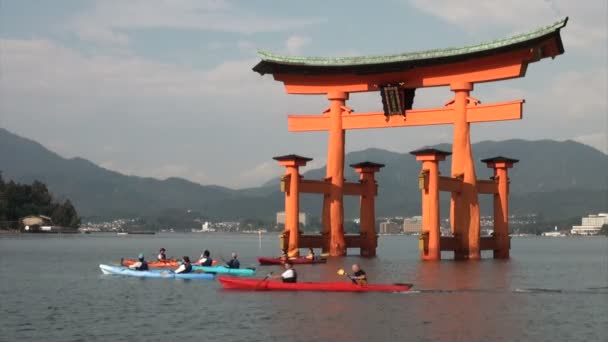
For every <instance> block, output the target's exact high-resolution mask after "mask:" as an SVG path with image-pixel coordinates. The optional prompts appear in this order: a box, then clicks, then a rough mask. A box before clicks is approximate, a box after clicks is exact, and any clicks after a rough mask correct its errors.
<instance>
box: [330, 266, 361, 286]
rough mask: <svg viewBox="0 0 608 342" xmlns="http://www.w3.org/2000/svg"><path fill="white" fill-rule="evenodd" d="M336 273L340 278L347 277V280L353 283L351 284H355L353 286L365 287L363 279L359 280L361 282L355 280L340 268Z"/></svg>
mask: <svg viewBox="0 0 608 342" xmlns="http://www.w3.org/2000/svg"><path fill="white" fill-rule="evenodd" d="M337 273H338V275H341V276H347V277H348V279H350V280H351V281H352V282H353V284H355V285H359V286H363V285H367V280H365V279H361V280H359V279H355V278H353V277H351V275H350V274H348V273H346V271H344V269H342V268H341V269H339V270H338V272H337Z"/></svg>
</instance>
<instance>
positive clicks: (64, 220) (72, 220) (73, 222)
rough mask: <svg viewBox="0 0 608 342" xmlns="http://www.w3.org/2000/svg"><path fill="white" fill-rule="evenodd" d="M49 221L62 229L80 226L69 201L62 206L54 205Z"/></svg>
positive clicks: (78, 218)
mask: <svg viewBox="0 0 608 342" xmlns="http://www.w3.org/2000/svg"><path fill="white" fill-rule="evenodd" d="M51 219H52V220H53V223H55V224H56V225H59V226H62V227H70V228H78V226H79V225H80V217H78V214H77V213H76V209H75V208H74V206H73V205H72V202H70V200H66V201H65V202H63V204H54V205H53V209H52V211H51Z"/></svg>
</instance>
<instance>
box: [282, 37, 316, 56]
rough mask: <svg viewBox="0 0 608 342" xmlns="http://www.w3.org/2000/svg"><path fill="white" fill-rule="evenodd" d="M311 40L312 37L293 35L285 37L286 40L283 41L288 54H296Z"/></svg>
mask: <svg viewBox="0 0 608 342" xmlns="http://www.w3.org/2000/svg"><path fill="white" fill-rule="evenodd" d="M311 41H312V39H311V38H310V37H305V36H298V35H293V36H290V37H289V38H287V41H286V42H285V49H286V50H287V53H288V54H291V55H297V54H299V53H300V51H301V50H302V48H303V47H304V46H306V45H308V44H310V42H311Z"/></svg>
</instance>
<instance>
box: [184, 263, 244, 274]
mask: <svg viewBox="0 0 608 342" xmlns="http://www.w3.org/2000/svg"><path fill="white" fill-rule="evenodd" d="M192 269H193V270H194V271H205V272H207V273H216V274H232V275H241V276H252V275H254V274H255V268H229V267H226V266H198V265H192Z"/></svg>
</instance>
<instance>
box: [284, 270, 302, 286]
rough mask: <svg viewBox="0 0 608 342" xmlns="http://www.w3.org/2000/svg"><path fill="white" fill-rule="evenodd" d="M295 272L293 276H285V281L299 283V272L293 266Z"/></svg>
mask: <svg viewBox="0 0 608 342" xmlns="http://www.w3.org/2000/svg"><path fill="white" fill-rule="evenodd" d="M291 271H292V272H293V277H291V278H283V282H284V283H297V282H298V273H297V272H296V270H294V269H293V268H292V269H291Z"/></svg>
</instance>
